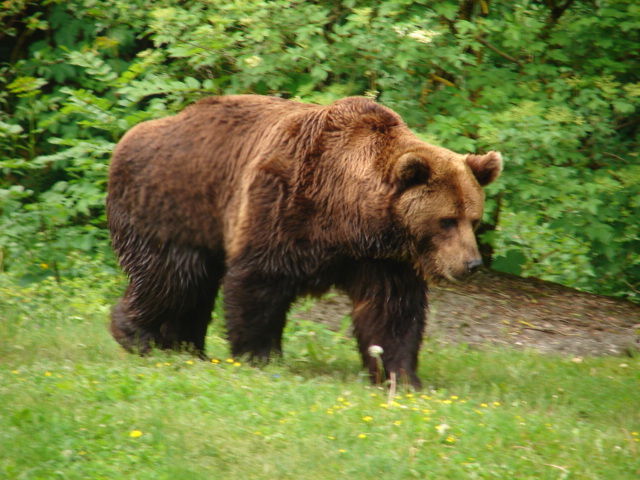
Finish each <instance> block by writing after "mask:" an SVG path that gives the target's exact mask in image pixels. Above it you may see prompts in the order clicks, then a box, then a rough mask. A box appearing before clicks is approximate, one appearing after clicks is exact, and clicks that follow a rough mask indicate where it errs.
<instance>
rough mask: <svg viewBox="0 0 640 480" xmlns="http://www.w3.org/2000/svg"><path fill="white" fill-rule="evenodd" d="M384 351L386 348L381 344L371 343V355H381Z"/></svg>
mask: <svg viewBox="0 0 640 480" xmlns="http://www.w3.org/2000/svg"><path fill="white" fill-rule="evenodd" d="M383 353H384V350H383V349H382V347H381V346H380V345H371V346H370V347H369V355H371V356H372V357H379V356H380V355H382V354H383Z"/></svg>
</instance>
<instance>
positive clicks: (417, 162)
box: [394, 154, 431, 190]
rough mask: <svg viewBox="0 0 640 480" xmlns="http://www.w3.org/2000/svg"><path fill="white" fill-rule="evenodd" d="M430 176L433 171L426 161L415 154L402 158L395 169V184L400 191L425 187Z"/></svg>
mask: <svg viewBox="0 0 640 480" xmlns="http://www.w3.org/2000/svg"><path fill="white" fill-rule="evenodd" d="M430 175H431V169H430V168H429V165H428V164H427V162H426V161H425V159H424V158H421V157H418V156H416V155H413V154H407V155H403V156H402V157H400V159H399V160H398V163H397V165H396V167H395V169H394V176H395V182H396V184H397V185H398V188H399V189H400V190H405V189H407V188H410V187H413V186H414V185H423V184H425V183H427V181H428V180H429V176H430Z"/></svg>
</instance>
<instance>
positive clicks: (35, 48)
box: [0, 0, 640, 299]
mask: <svg viewBox="0 0 640 480" xmlns="http://www.w3.org/2000/svg"><path fill="white" fill-rule="evenodd" d="M631 3H632V2H631ZM12 8H13V10H8V11H7V12H8V13H5V14H3V15H5V18H0V19H2V20H6V23H7V24H8V25H10V26H11V27H10V28H9V29H7V30H6V32H5V33H4V35H5V36H8V37H11V38H20V39H27V40H28V41H27V40H25V41H22V42H17V43H16V47H14V49H13V50H12V51H7V50H2V51H0V54H1V56H2V58H3V60H4V61H5V62H7V63H8V66H7V67H4V68H3V69H2V70H0V83H3V84H4V87H5V88H4V89H3V90H2V93H0V103H1V104H2V105H3V106H4V112H3V113H1V114H0V171H2V172H3V177H1V178H0V212H1V213H2V217H0V248H1V249H2V252H3V255H4V260H3V265H4V268H9V269H11V270H14V271H16V272H22V273H28V272H29V271H32V270H38V266H39V265H41V264H42V263H45V264H54V263H55V264H57V265H58V267H57V268H58V269H59V271H61V272H63V273H64V271H65V270H66V268H67V267H66V265H67V261H66V258H67V257H68V252H70V251H73V250H83V251H86V252H97V251H101V250H104V249H106V248H107V247H106V244H107V242H106V239H107V235H106V233H105V229H104V225H105V219H104V208H103V197H104V190H105V181H106V180H105V179H106V168H107V167H106V166H107V164H108V158H109V153H110V151H111V149H112V148H113V146H114V144H115V142H116V141H117V139H118V138H119V137H120V136H121V135H122V133H123V132H125V131H126V130H127V129H128V128H130V127H131V126H132V125H134V124H136V123H138V122H140V121H142V120H145V119H148V118H153V117H158V116H163V115H166V114H168V113H171V112H174V111H176V110H178V109H179V108H181V107H183V106H184V105H185V104H187V103H189V102H191V101H193V100H195V99H197V98H199V97H201V96H204V95H209V94H225V93H260V94H269V95H282V96H287V97H295V98H300V99H301V100H304V101H311V102H319V103H327V102H330V101H332V100H335V99H337V98H340V97H343V96H345V95H368V96H371V97H375V98H377V99H378V100H379V101H380V102H382V103H384V104H386V105H388V106H390V107H391V108H393V109H395V110H396V111H398V112H399V113H400V114H401V115H403V117H404V118H405V120H406V121H407V122H408V123H409V125H410V126H411V127H412V128H413V129H414V130H416V131H417V132H418V133H419V134H421V135H422V136H423V137H424V138H425V139H427V140H428V141H432V142H434V143H438V144H442V145H444V146H447V147H449V148H451V149H454V150H458V151H484V150H488V149H491V148H498V149H500V150H501V151H502V152H503V154H504V156H505V159H506V167H505V174H504V176H503V178H502V180H501V181H500V182H499V183H498V185H496V186H494V187H492V188H491V189H490V194H491V195H490V197H489V199H488V202H487V214H486V218H485V221H486V225H485V228H484V229H483V230H484V233H483V234H482V235H481V239H482V241H483V243H484V248H483V250H485V252H487V254H488V256H491V255H493V260H494V262H493V266H494V267H495V268H497V269H500V270H505V271H511V272H515V273H519V274H523V275H535V276H539V277H542V278H546V279H550V280H554V281H557V282H560V283H564V284H567V285H571V286H576V287H580V288H583V289H587V290H592V291H598V292H602V293H609V294H616V295H625V296H628V297H630V298H632V299H638V296H637V292H638V288H639V287H640V253H637V252H640V234H639V232H638V226H637V218H636V217H637V211H638V204H639V203H640V171H639V167H638V165H637V163H638V159H637V151H638V125H639V124H640V122H639V115H638V105H639V104H640V83H638V77H637V72H638V66H639V65H638V63H639V62H638V57H637V55H635V54H634V53H632V52H635V51H636V50H637V48H636V47H637V44H638V41H639V40H640V39H639V38H638V37H639V35H640V34H639V33H638V32H640V7H638V6H636V5H631V4H630V2H626V1H622V0H611V1H607V2H600V3H595V4H594V3H593V2H590V1H579V0H576V1H571V0H565V2H563V3H561V2H559V1H555V0H551V1H548V2H538V1H525V2H519V3H516V4H514V3H512V2H497V1H496V2H485V1H475V0H465V1H463V2H457V1H453V0H444V1H441V2H408V1H404V0H400V1H398V0H393V1H392V0H385V1H382V2H373V1H364V2H355V1H353V0H343V1H338V2H327V1H320V0H318V1H314V2H303V1H300V0H276V1H269V2H267V1H255V2H227V1H223V0H210V1H208V2H178V1H177V0H163V1H162V2H153V3H151V4H149V3H148V2H144V1H142V0H135V1H133V2H130V1H128V2H124V1H122V0H110V1H106V2H93V1H89V0H84V1H83V0H74V1H71V2H61V1H60V0H57V1H54V2H49V3H47V4H46V5H42V4H40V3H39V2H31V1H28V0H24V1H22V2H14V3H12Z"/></svg>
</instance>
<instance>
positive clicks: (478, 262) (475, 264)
mask: <svg viewBox="0 0 640 480" xmlns="http://www.w3.org/2000/svg"><path fill="white" fill-rule="evenodd" d="M466 266H467V274H469V275H470V274H472V273H474V272H476V271H477V270H478V269H479V268H480V267H481V266H482V259H481V258H475V259H473V260H467V263H466Z"/></svg>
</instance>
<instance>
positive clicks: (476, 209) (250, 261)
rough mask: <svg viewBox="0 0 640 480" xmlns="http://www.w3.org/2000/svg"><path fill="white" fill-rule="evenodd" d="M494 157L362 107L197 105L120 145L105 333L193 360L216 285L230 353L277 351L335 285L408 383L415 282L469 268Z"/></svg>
mask: <svg viewBox="0 0 640 480" xmlns="http://www.w3.org/2000/svg"><path fill="white" fill-rule="evenodd" d="M501 168H502V159H501V157H500V154H499V153H496V152H490V153H489V154H487V155H482V156H480V155H466V156H465V155H459V154H456V153H454V152H451V151H449V150H446V149H443V148H439V147H435V146H433V145H429V144H427V143H425V142H422V141H420V140H418V139H417V138H416V137H415V136H414V135H413V134H412V133H411V132H410V131H409V129H408V128H407V127H406V125H405V124H404V123H403V121H402V119H401V118H400V117H399V116H398V115H397V114H396V113H394V112H393V111H391V110H389V109H388V108H385V107H382V106H380V105H378V104H376V103H374V102H372V101H370V100H367V99H364V98H345V99H343V100H340V101H338V102H335V103H334V104H332V105H329V106H317V105H307V104H302V103H297V102H293V101H288V100H283V99H278V98H270V97H262V96H253V95H246V96H228V97H214V98H207V99H204V100H201V101H200V102H198V103H196V104H194V105H192V106H190V107H188V108H187V109H185V110H184V111H183V112H182V113H180V114H179V115H176V116H174V117H169V118H164V119H160V120H153V121H149V122H145V123H142V124H140V125H138V126H136V127H135V128H133V129H131V131H129V132H128V133H127V134H126V135H125V136H124V138H123V139H122V141H121V142H120V143H119V144H118V146H117V148H116V150H115V153H114V156H113V161H112V163H111V169H110V178H109V191H108V198H107V212H108V218H109V228H110V230H111V235H112V241H113V246H114V249H115V251H116V253H117V254H118V257H119V259H120V263H121V265H122V267H123V268H124V270H125V272H126V273H127V274H128V275H129V278H130V284H129V286H128V288H127V290H126V292H125V294H124V297H123V299H122V300H121V302H120V303H119V304H118V305H117V306H116V307H115V308H114V311H113V316H112V322H111V332H112V334H113V336H114V337H115V338H116V340H118V342H120V343H121V344H122V345H123V346H124V347H125V348H127V349H130V350H136V351H140V352H143V353H144V352H146V351H148V349H149V348H151V347H152V346H154V345H155V346H158V347H161V348H183V347H185V346H186V347H188V348H190V349H192V350H194V351H195V352H197V353H198V354H200V355H204V348H205V345H204V343H205V334H206V330H207V326H208V324H209V322H210V320H211V310H212V308H213V302H214V299H215V296H216V292H217V290H218V288H219V287H220V285H222V286H223V287H224V306H225V315H226V321H227V330H228V337H229V341H230V343H231V350H232V353H233V355H234V356H239V355H248V356H250V357H251V358H253V359H254V360H261V361H266V360H268V358H269V356H270V355H271V354H274V353H275V354H279V353H281V339H282V330H283V328H284V324H285V316H286V313H287V310H288V309H289V306H290V304H291V302H292V301H293V300H294V299H295V298H296V297H297V296H298V295H304V294H308V293H312V294H320V293H322V292H325V291H326V290H327V289H328V288H329V287H330V286H332V285H335V286H337V287H338V288H341V289H343V290H345V291H346V292H347V293H348V294H349V295H350V296H351V298H352V299H353V303H354V308H353V322H354V326H355V329H354V331H355V336H356V338H357V340H358V345H359V349H360V353H361V355H362V360H363V363H364V365H365V367H366V368H367V369H368V370H369V371H370V373H371V375H372V378H373V379H376V378H380V372H377V368H378V367H377V364H376V362H375V361H374V360H373V359H372V358H370V356H369V355H368V353H367V349H368V347H369V346H371V345H379V346H381V347H383V349H384V353H383V355H382V360H383V366H384V370H385V372H386V373H387V374H389V373H391V372H395V373H396V374H397V375H398V376H399V377H402V376H406V377H407V378H408V379H409V380H410V381H411V382H412V383H413V384H414V385H416V386H418V385H419V380H418V377H417V376H416V368H417V362H418V350H419V348H420V343H421V340H422V331H423V328H424V325H425V308H426V303H427V301H426V295H427V281H428V280H432V279H438V278H456V277H460V276H463V275H466V274H468V273H470V272H471V271H473V270H474V269H475V268H476V267H477V266H479V265H480V263H481V262H480V255H479V253H478V249H477V246H476V242H475V238H474V233H473V231H474V229H475V228H476V227H477V226H478V223H479V222H480V219H481V217H482V212H483V203H484V194H483V191H482V188H481V185H486V184H488V183H490V182H492V181H493V180H495V179H496V178H497V176H498V175H499V174H500V171H501Z"/></svg>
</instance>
